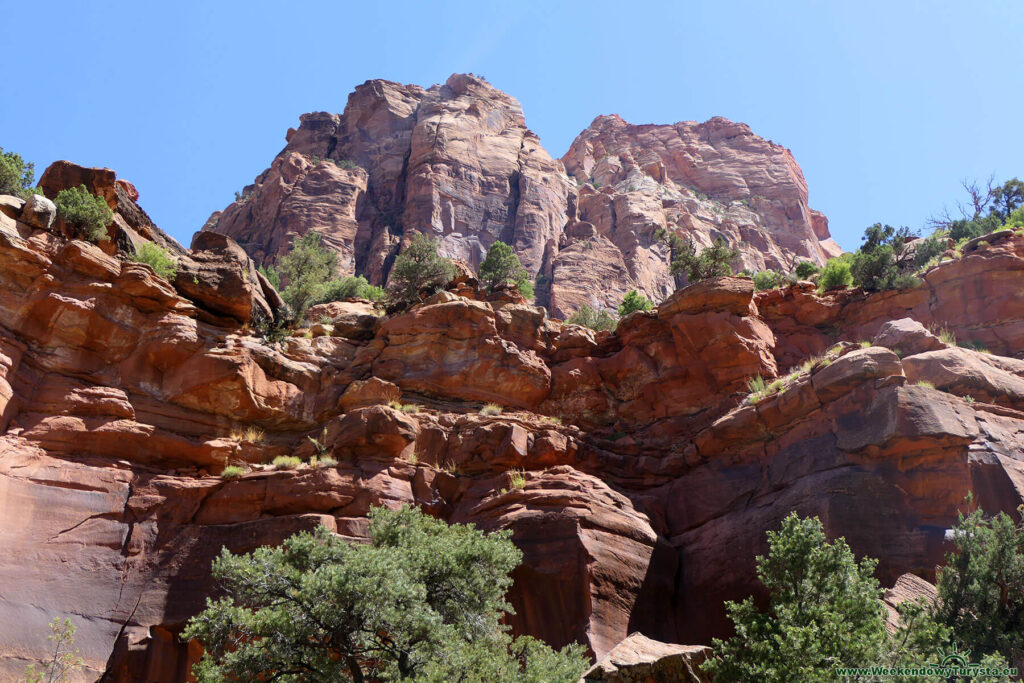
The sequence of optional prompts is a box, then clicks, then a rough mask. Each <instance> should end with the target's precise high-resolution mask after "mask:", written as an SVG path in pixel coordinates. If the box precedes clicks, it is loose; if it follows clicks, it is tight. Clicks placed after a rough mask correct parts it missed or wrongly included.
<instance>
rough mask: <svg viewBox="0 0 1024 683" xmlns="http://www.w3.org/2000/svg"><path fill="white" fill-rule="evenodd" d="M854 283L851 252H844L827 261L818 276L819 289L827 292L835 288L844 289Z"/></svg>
mask: <svg viewBox="0 0 1024 683" xmlns="http://www.w3.org/2000/svg"><path fill="white" fill-rule="evenodd" d="M852 284H853V275H851V274H850V254H843V255H842V256H837V257H835V258H830V259H829V260H828V261H826V262H825V267H824V268H823V269H822V271H821V277H820V278H818V289H819V290H820V291H822V292H827V291H830V290H833V289H842V288H844V287H849V286H850V285H852Z"/></svg>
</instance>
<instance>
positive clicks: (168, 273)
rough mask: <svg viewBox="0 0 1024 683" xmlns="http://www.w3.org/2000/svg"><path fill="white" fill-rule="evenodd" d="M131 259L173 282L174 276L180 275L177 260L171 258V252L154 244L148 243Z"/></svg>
mask: <svg viewBox="0 0 1024 683" xmlns="http://www.w3.org/2000/svg"><path fill="white" fill-rule="evenodd" d="M129 258H130V259H131V260H132V261H137V262H138V263H145V264H147V265H148V266H149V267H150V268H152V269H153V271H154V272H155V273H156V274H157V275H159V276H160V277H162V278H163V279H165V280H168V281H170V280H173V279H174V276H175V275H177V274H178V261H177V259H175V258H174V257H173V256H171V253H170V252H169V251H167V250H166V249H164V248H163V247H161V246H160V245H159V244H155V243H153V242H146V243H145V244H143V245H142V246H140V247H139V249H138V251H136V252H135V254H134V255H133V256H130V257H129Z"/></svg>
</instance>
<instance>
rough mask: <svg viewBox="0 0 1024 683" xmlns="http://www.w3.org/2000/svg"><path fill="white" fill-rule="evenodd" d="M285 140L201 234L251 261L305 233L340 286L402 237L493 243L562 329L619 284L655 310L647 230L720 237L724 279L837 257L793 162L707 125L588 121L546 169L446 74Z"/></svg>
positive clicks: (385, 87) (515, 105)
mask: <svg viewBox="0 0 1024 683" xmlns="http://www.w3.org/2000/svg"><path fill="white" fill-rule="evenodd" d="M287 140H288V144H287V145H286V146H285V148H284V149H283V150H282V151H281V153H280V154H278V156H277V157H276V158H275V159H274V160H273V162H272V163H271V165H270V168H268V169H267V170H266V171H264V172H263V173H262V174H260V176H258V177H257V178H256V182H255V183H254V184H253V185H250V186H248V187H246V188H245V189H244V190H243V191H242V193H241V194H240V195H239V197H238V199H237V200H236V201H235V202H234V203H233V204H231V205H230V206H228V207H227V208H226V209H224V210H223V211H220V212H217V213H215V214H214V215H212V216H211V217H210V219H209V220H208V221H207V223H206V225H205V226H203V229H204V230H209V231H215V232H219V233H223V234H225V235H229V236H231V237H232V238H234V239H235V240H236V241H237V242H238V243H239V244H241V245H242V247H243V248H244V249H245V250H246V251H247V252H248V253H249V255H250V256H251V257H252V258H253V259H255V260H256V262H257V263H267V262H272V261H275V260H276V259H277V258H278V257H279V256H280V255H281V254H283V253H286V252H287V251H288V250H289V249H290V247H291V243H292V241H293V240H294V238H295V237H297V236H300V235H303V234H305V233H306V232H308V231H309V230H316V231H318V232H320V233H321V234H323V236H324V240H325V242H326V244H328V245H329V246H330V247H331V248H332V249H334V250H336V251H337V252H338V253H339V254H340V257H341V258H340V260H341V265H342V270H343V272H344V273H345V274H360V275H364V276H366V277H367V278H368V279H369V280H370V281H371V282H372V283H374V284H383V283H384V282H385V281H386V279H387V276H388V273H389V270H390V267H391V262H392V261H393V260H394V257H395V255H396V254H397V253H398V252H399V251H400V250H401V248H402V245H403V244H404V243H405V242H406V240H407V239H408V237H409V235H410V234H411V233H413V232H425V233H428V234H431V235H433V236H435V237H437V238H438V239H439V240H440V242H441V245H442V250H443V251H444V252H445V253H446V254H447V255H448V256H451V257H453V258H456V259H459V260H460V261H463V262H465V263H467V264H469V265H470V266H471V267H472V268H473V269H476V268H477V267H478V266H479V264H480V262H481V261H482V260H483V258H484V256H485V255H486V253H487V249H488V247H490V245H492V244H493V243H494V242H495V241H498V240H501V241H503V242H505V243H507V244H510V245H512V246H513V248H514V249H515V251H516V253H517V254H518V256H519V258H520V260H521V261H522V263H523V265H524V266H525V267H526V268H527V270H528V271H529V272H530V275H531V276H532V277H534V278H536V282H537V303H538V304H540V305H544V306H547V307H548V308H549V309H550V310H551V312H552V313H553V314H554V315H556V316H559V317H565V316H568V315H569V314H570V313H572V312H573V311H575V310H576V309H578V308H579V307H580V306H582V305H583V304H588V305H591V306H596V307H603V308H612V309H614V308H615V307H617V306H618V304H619V302H621V300H622V297H623V295H624V294H625V293H626V292H627V291H628V290H630V289H634V288H638V289H640V290H641V291H642V292H645V293H646V294H647V295H648V296H649V297H651V298H652V299H654V300H657V301H660V300H661V299H663V298H664V297H665V296H667V295H668V294H669V293H671V292H672V290H673V289H674V288H675V284H676V283H675V279H674V278H673V277H672V276H671V275H670V274H669V268H668V265H669V260H670V254H669V248H668V245H667V243H666V242H665V241H664V239H663V238H662V236H661V233H660V232H659V231H662V230H668V231H670V232H676V233H679V234H681V235H684V236H689V237H691V238H692V239H693V240H694V241H695V242H697V243H698V244H701V245H708V244H710V243H711V241H712V239H713V238H714V237H718V236H721V237H724V238H726V239H728V240H729V241H730V242H732V243H733V244H735V245H737V246H739V248H740V250H741V252H742V257H741V258H740V259H739V260H738V261H737V263H736V266H737V269H740V268H744V267H748V268H753V269H762V268H764V267H776V268H778V267H788V268H791V267H792V266H793V265H794V264H795V263H796V262H797V261H799V260H810V261H814V262H816V263H822V262H824V259H825V258H826V257H827V256H828V255H829V254H833V253H835V252H836V251H837V247H836V245H835V243H834V242H832V241H831V240H830V239H829V236H828V228H827V223H828V221H827V220H826V219H825V217H824V216H823V215H821V214H819V213H816V212H814V211H812V210H811V209H809V208H808V204H807V184H806V182H805V181H804V177H803V174H802V173H801V171H800V168H799V166H797V164H796V162H795V161H794V159H793V156H792V154H790V152H789V151H788V150H786V149H785V148H783V147H780V146H778V145H775V144H772V143H770V142H768V141H765V140H763V139H761V138H759V137H757V136H756V135H754V134H753V133H752V132H751V131H750V129H749V128H748V127H747V126H745V125H743V124H736V123H732V122H729V121H726V120H725V119H722V118H715V119H712V120H710V121H708V122H706V123H703V124H696V123H690V122H688V123H678V124H675V125H673V126H630V125H628V124H626V123H625V122H624V121H622V119H620V118H619V117H617V116H605V117H599V118H598V119H596V120H595V121H594V123H593V124H592V125H591V127H590V128H588V129H587V130H585V131H584V132H583V133H581V134H580V136H579V137H578V138H577V139H576V141H575V142H574V143H573V145H572V147H571V148H570V150H569V152H568V153H567V154H566V156H565V157H564V158H563V159H562V160H561V161H559V160H555V159H552V158H551V156H550V155H548V153H547V152H546V151H545V150H544V148H543V147H542V146H541V144H540V140H539V139H538V138H537V136H536V135H535V134H534V133H532V132H531V131H530V130H529V129H528V128H527V127H526V121H525V118H524V116H523V111H522V108H521V106H520V104H519V102H518V101H516V100H515V99H514V98H512V97H510V96H509V95H507V94H505V93H503V92H501V91H500V90H497V89H495V88H494V87H492V86H491V85H490V84H488V83H487V82H486V81H484V80H483V79H481V78H478V77H475V76H472V75H462V74H456V75H453V76H452V77H451V78H449V79H448V80H447V82H445V84H444V85H435V86H433V87H431V88H429V89H424V88H421V87H419V86H414V85H400V84H398V83H392V82H390V81H383V80H374V81H367V82H366V83H364V84H363V85H361V86H359V87H357V88H356V90H355V92H353V93H352V94H351V95H350V96H349V100H348V104H347V106H346V107H345V112H344V113H343V114H329V113H325V112H318V113H312V114H305V115H303V116H302V117H301V124H300V126H299V128H298V129H293V130H290V131H289V132H288V136H287ZM563 163H564V165H563ZM566 170H568V172H569V173H568V175H567V174H566ZM597 186H599V187H600V189H599V190H598V189H595V187H597Z"/></svg>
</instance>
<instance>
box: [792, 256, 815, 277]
mask: <svg viewBox="0 0 1024 683" xmlns="http://www.w3.org/2000/svg"><path fill="white" fill-rule="evenodd" d="M820 272H821V268H819V267H818V266H817V265H815V264H814V263H812V262H810V261H801V262H800V263H798V264H796V269H795V270H794V271H793V274H794V275H796V276H797V278H798V279H800V280H806V279H808V278H809V277H811V276H812V275H816V274H817V273H820Z"/></svg>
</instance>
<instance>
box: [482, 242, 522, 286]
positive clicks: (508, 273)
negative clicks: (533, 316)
mask: <svg viewBox="0 0 1024 683" xmlns="http://www.w3.org/2000/svg"><path fill="white" fill-rule="evenodd" d="M478 275H479V277H480V281H481V282H483V283H484V284H485V285H486V286H487V289H488V290H489V291H494V288H495V287H497V286H498V285H500V284H504V283H511V284H513V285H515V286H516V289H518V290H519V293H520V294H522V295H523V296H525V297H527V298H531V297H533V283H532V282H530V273H529V272H528V271H527V270H526V268H523V264H522V263H520V262H519V257H518V256H516V253H515V252H514V251H512V247H510V246H509V245H507V244H505V243H504V242H495V243H494V244H492V245H491V246H490V248H489V249H488V250H487V257H486V258H485V259H484V261H483V263H481V264H480V272H479V274H478Z"/></svg>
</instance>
